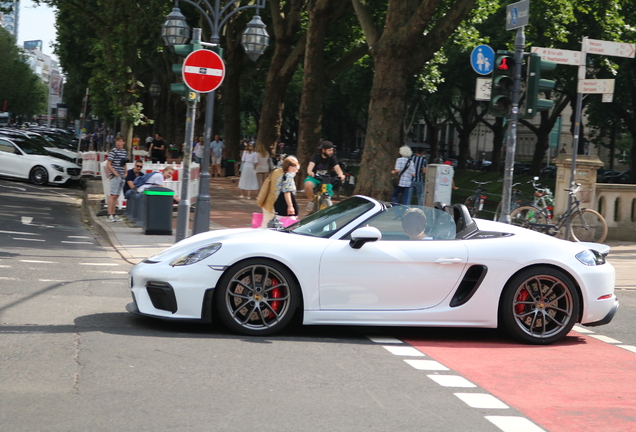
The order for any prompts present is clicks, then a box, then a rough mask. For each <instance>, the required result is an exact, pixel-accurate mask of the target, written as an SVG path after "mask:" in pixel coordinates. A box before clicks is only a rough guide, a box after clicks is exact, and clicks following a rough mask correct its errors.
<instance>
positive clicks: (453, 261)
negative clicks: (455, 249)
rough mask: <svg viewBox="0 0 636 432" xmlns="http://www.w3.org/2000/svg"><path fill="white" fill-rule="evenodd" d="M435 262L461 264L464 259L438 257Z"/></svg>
mask: <svg viewBox="0 0 636 432" xmlns="http://www.w3.org/2000/svg"><path fill="white" fill-rule="evenodd" d="M434 262H435V264H459V263H461V262H463V260H462V259H461V258H438V259H436V260H435V261H434Z"/></svg>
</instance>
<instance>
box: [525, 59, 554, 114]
mask: <svg viewBox="0 0 636 432" xmlns="http://www.w3.org/2000/svg"><path fill="white" fill-rule="evenodd" d="M556 65H557V64H556V63H555V62H553V61H549V60H543V59H542V58H541V56H540V55H539V54H537V53H531V54H530V61H529V62H528V73H527V77H526V79H527V81H526V113H525V117H533V116H534V115H535V114H536V113H537V112H539V111H547V110H549V109H550V108H552V106H553V105H554V102H553V101H551V100H549V99H540V98H539V93H541V92H548V91H550V90H552V89H553V88H554V81H552V80H546V79H541V74H542V71H544V72H547V71H551V70H554V68H556Z"/></svg>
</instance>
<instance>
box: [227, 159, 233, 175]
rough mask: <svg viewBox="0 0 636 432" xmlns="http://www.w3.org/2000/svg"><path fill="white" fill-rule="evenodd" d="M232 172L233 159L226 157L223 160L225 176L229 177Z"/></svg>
mask: <svg viewBox="0 0 636 432" xmlns="http://www.w3.org/2000/svg"><path fill="white" fill-rule="evenodd" d="M233 175H235V174H234V159H228V160H226V161H225V177H231V176H233Z"/></svg>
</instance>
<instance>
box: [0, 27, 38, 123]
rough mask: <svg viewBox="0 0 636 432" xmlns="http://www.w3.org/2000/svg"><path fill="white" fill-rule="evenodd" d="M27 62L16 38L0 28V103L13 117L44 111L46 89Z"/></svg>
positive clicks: (28, 115) (28, 116)
mask: <svg viewBox="0 0 636 432" xmlns="http://www.w3.org/2000/svg"><path fill="white" fill-rule="evenodd" d="M26 61H27V60H26V57H25V56H24V55H23V54H22V53H21V52H20V49H19V48H18V47H17V46H16V44H15V38H14V37H13V36H12V35H11V34H9V32H7V31H6V30H5V29H4V28H1V27H0V76H1V77H2V80H0V106H2V105H4V103H5V101H6V106H7V111H9V112H11V113H12V115H13V116H15V117H20V116H24V117H27V118H30V117H32V116H33V115H37V114H41V113H45V112H46V110H47V100H46V97H47V95H48V88H47V86H46V85H45V84H43V83H42V81H40V78H39V77H38V76H37V75H35V74H34V73H33V71H31V68H29V65H28V64H27V62H26Z"/></svg>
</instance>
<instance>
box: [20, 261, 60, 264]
mask: <svg viewBox="0 0 636 432" xmlns="http://www.w3.org/2000/svg"><path fill="white" fill-rule="evenodd" d="M20 262H25V263H37V264H58V263H57V262H56V261H40V260H20Z"/></svg>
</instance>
